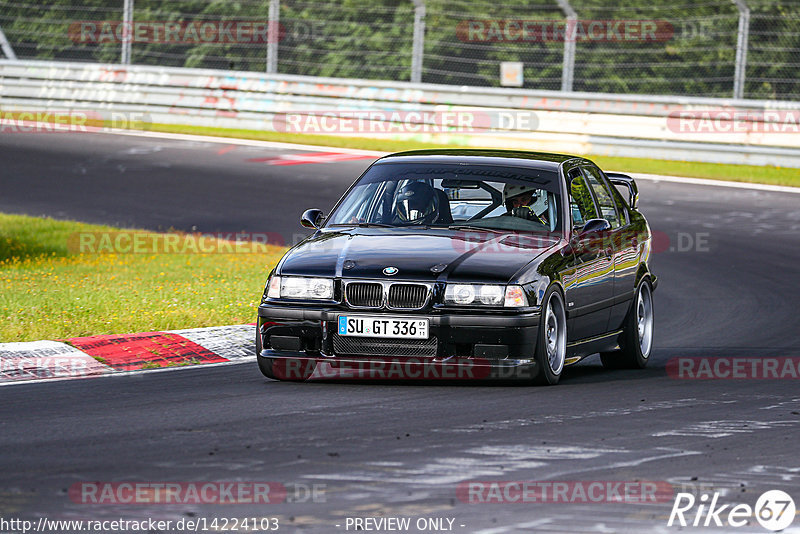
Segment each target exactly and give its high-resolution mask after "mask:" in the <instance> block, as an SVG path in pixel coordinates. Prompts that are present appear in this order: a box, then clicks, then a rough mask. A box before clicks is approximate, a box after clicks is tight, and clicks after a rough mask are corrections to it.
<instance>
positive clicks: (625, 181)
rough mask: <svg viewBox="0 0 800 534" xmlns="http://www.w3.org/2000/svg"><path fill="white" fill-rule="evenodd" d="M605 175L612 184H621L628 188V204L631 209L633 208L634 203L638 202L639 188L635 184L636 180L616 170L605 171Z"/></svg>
mask: <svg viewBox="0 0 800 534" xmlns="http://www.w3.org/2000/svg"><path fill="white" fill-rule="evenodd" d="M606 176H607V177H608V179H609V181H610V182H611V183H612V184H614V185H621V186H623V187H626V188H627V189H628V205H630V207H631V209H632V210H635V209H636V205H637V204H638V203H639V188H638V187H637V185H636V181H635V180H634V179H633V178H631V177H630V176H628V175H627V174H621V173H618V172H607V173H606Z"/></svg>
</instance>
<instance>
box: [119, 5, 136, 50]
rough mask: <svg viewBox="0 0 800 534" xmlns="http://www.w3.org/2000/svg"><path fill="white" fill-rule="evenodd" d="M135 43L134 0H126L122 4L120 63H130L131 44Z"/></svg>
mask: <svg viewBox="0 0 800 534" xmlns="http://www.w3.org/2000/svg"><path fill="white" fill-rule="evenodd" d="M132 43H133V0H125V2H124V3H123V5H122V57H121V58H120V63H122V64H123V65H130V63H131V45H132Z"/></svg>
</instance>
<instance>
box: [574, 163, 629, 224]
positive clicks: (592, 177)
mask: <svg viewBox="0 0 800 534" xmlns="http://www.w3.org/2000/svg"><path fill="white" fill-rule="evenodd" d="M582 169H583V173H584V174H585V175H586V178H587V180H589V185H590V186H591V187H592V191H594V195H595V197H596V198H597V203H598V205H599V207H600V212H601V215H600V216H601V217H602V218H603V219H605V220H607V221H608V222H609V223H610V224H611V228H619V227H620V218H619V213H618V212H617V205H616V204H615V203H614V199H613V198H612V197H611V192H610V191H609V190H608V189H607V188H606V185H605V181H604V180H603V177H602V176H600V172H599V171H598V170H597V169H595V168H594V167H582Z"/></svg>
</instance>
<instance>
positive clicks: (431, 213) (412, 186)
mask: <svg viewBox="0 0 800 534" xmlns="http://www.w3.org/2000/svg"><path fill="white" fill-rule="evenodd" d="M392 211H393V213H394V222H395V224H401V225H411V224H419V225H426V224H431V223H433V221H434V220H435V219H436V217H437V215H438V214H439V197H438V196H437V195H436V190H435V189H434V188H433V187H431V186H430V185H428V184H426V183H425V182H410V183H408V184H406V185H405V186H403V187H402V188H401V189H400V191H398V192H397V195H395V198H394V206H393V210H392Z"/></svg>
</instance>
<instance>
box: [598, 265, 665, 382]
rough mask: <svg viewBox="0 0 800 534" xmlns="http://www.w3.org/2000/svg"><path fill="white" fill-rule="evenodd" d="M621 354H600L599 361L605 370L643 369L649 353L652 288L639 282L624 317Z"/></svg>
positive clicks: (647, 280)
mask: <svg viewBox="0 0 800 534" xmlns="http://www.w3.org/2000/svg"><path fill="white" fill-rule="evenodd" d="M620 346H621V347H622V348H621V350H615V351H613V352H601V353H600V361H602V362H603V367H605V368H607V369H644V368H645V367H646V366H647V362H648V361H650V353H651V352H652V350H653V287H652V285H651V284H650V279H649V278H643V279H642V281H641V282H639V286H638V287H637V288H636V293H635V294H634V295H633V302H632V303H631V308H630V310H628V315H627V316H626V317H625V324H624V326H623V333H622V339H621V340H620Z"/></svg>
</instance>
